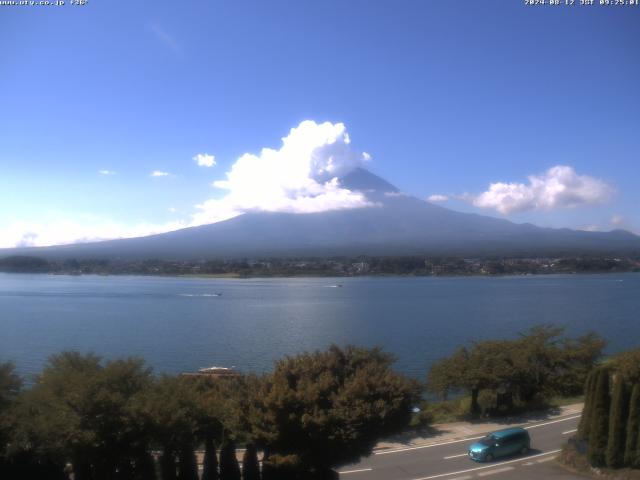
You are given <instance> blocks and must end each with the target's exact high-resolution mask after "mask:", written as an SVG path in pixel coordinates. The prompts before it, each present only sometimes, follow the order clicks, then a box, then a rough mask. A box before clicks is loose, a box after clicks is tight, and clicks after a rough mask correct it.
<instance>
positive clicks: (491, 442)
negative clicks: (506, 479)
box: [469, 428, 531, 462]
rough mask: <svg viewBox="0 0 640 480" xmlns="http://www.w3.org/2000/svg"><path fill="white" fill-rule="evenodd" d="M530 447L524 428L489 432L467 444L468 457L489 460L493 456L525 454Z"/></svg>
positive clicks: (478, 460)
mask: <svg viewBox="0 0 640 480" xmlns="http://www.w3.org/2000/svg"><path fill="white" fill-rule="evenodd" d="M529 448H531V439H530V438H529V432H527V431H526V430H525V429H524V428H507V429H505V430H498V431H497V432H493V433H490V434H489V435H487V436H486V437H483V438H481V439H480V440H478V441H477V442H475V443H473V444H471V446H469V458H471V460H475V461H476V462H490V461H492V460H493V459H494V458H498V457H506V456H508V455H515V454H516V453H522V454H525V453H527V452H528V451H529Z"/></svg>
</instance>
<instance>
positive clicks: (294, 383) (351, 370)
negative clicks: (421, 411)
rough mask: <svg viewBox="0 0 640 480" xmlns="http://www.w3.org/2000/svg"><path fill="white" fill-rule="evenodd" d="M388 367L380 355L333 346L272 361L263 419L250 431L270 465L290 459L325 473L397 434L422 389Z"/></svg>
mask: <svg viewBox="0 0 640 480" xmlns="http://www.w3.org/2000/svg"><path fill="white" fill-rule="evenodd" d="M392 362H393V358H392V357H391V356H390V355H388V354H385V353H383V352H382V351H381V350H380V349H370V350H368V349H361V348H355V347H347V348H345V349H340V348H338V347H336V346H332V347H331V348H329V349H328V350H327V351H324V352H315V353H306V354H302V355H298V356H295V357H286V358H285V359H283V360H280V361H279V362H277V363H276V367H275V370H274V372H273V373H272V374H270V375H267V376H266V377H265V378H264V380H263V383H262V388H261V389H260V390H259V392H258V393H257V400H258V401H257V404H258V408H259V410H260V413H261V415H259V420H258V422H257V423H256V424H255V425H254V433H255V435H256V439H257V440H258V441H259V442H260V444H261V445H263V446H266V447H267V448H268V450H269V452H270V457H269V459H270V461H276V459H277V458H282V457H286V456H290V457H295V458H296V459H297V460H296V462H297V463H299V464H301V465H304V466H305V467H306V468H308V469H309V470H310V471H316V472H327V471H328V470H329V469H330V468H333V467H335V466H337V465H341V464H344V463H348V462H353V461H357V460H358V459H359V458H360V457H361V456H363V455H369V454H370V453H371V451H372V449H373V447H374V445H375V444H376V442H377V441H378V440H379V439H380V438H381V437H383V436H386V435H390V434H393V433H397V432H400V431H402V430H403V429H404V428H405V427H406V426H407V425H408V424H409V421H410V418H411V407H412V405H414V404H415V403H416V402H417V401H418V400H419V388H418V387H417V384H416V383H415V382H413V381H411V380H409V379H407V378H405V377H404V376H402V375H399V374H397V373H395V372H393V370H392V369H391V364H392ZM296 462H293V463H296Z"/></svg>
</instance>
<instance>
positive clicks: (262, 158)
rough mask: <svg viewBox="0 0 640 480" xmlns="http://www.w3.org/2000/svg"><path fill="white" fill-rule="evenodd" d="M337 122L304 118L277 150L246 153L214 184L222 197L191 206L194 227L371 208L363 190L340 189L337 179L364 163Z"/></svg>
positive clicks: (365, 155) (364, 159)
mask: <svg viewBox="0 0 640 480" xmlns="http://www.w3.org/2000/svg"><path fill="white" fill-rule="evenodd" d="M370 158H371V157H370V156H369V155H368V154H364V153H357V152H355V151H354V150H353V149H352V147H351V140H350V138H349V135H348V133H347V131H346V127H345V126H344V124H342V123H336V124H333V123H330V122H325V123H321V124H317V123H315V122H314V121H311V120H305V121H303V122H302V123H300V125H298V126H297V127H295V128H292V129H291V130H290V132H289V134H288V135H287V136H286V137H284V138H283V139H282V145H281V146H280V148H279V149H278V150H274V149H271V148H263V149H262V150H261V151H260V154H258V155H255V154H251V153H245V154H244V155H242V156H241V157H240V158H238V160H237V161H236V162H235V163H234V164H233V166H232V167H231V170H230V171H228V172H227V173H226V179H225V180H218V181H216V182H214V183H213V186H214V187H216V188H219V189H221V190H224V191H225V192H226V193H225V195H224V196H223V197H222V198H218V199H209V200H206V201H204V202H202V203H201V204H199V205H196V208H197V209H198V212H197V213H196V214H195V215H193V223H194V224H195V225H201V224H205V223H213V222H218V221H221V220H226V219H228V218H232V217H235V216H237V215H240V214H242V213H245V212H249V211H257V210H259V211H267V212H289V213H313V212H324V211H328V210H339V209H346V208H361V207H368V206H372V205H373V204H372V203H371V202H369V201H368V200H367V199H366V197H365V196H364V194H363V193H362V192H357V191H351V190H349V189H346V188H343V187H342V186H341V185H340V181H339V177H340V176H342V175H344V174H346V173H348V172H349V171H351V170H353V169H355V168H357V167H360V166H363V165H365V164H366V163H367V162H368V161H369V160H370Z"/></svg>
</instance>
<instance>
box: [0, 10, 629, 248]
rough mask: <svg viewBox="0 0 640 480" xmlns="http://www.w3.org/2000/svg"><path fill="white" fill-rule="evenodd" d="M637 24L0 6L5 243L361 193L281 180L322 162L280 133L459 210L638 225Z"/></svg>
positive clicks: (584, 14) (427, 13) (503, 16)
mask: <svg viewBox="0 0 640 480" xmlns="http://www.w3.org/2000/svg"><path fill="white" fill-rule="evenodd" d="M639 25H640V7H639V6H609V7H606V6H599V5H595V6H592V7H585V6H579V5H574V6H564V5H561V6H549V5H546V6H535V7H534V6H525V5H524V2H519V1H513V2H505V1H488V0H479V1H476V2H445V1H425V0H416V1H393V2H391V1H376V2H371V1H369V0H362V1H360V0H358V1H352V0H347V1H345V0H341V1H330V0H323V1H322V2H320V1H305V2H300V1H299V0H297V1H280V0H273V1H269V2H265V1H238V0H234V1H219V0H208V1H193V2H152V1H143V0H140V1H136V2H125V1H121V0H89V1H88V3H87V4H86V5H84V6H73V5H70V3H69V2H68V1H67V4H66V5H65V6H63V7H55V6H49V7H44V6H0V42H1V43H0V44H1V45H3V46H4V47H3V51H2V55H1V56H0V204H1V205H2V209H0V246H13V245H15V244H18V243H20V244H23V245H30V244H34V245H42V244H47V243H61V242H69V241H76V240H79V239H95V238H107V237H118V236H131V235H136V234H144V233H150V232H155V231H163V230H167V229H171V228H178V227H181V226H186V225H192V224H196V223H204V222H206V221H215V220H220V219H224V218H228V217H229V216H231V215H233V214H237V213H241V212H242V211H246V210H247V209H252V208H261V206H268V207H265V208H268V209H284V210H287V211H317V210H319V209H322V208H352V207H363V204H362V202H360V200H361V199H358V198H357V195H356V196H354V195H351V194H350V193H349V192H348V191H347V192H345V191H344V189H340V188H339V185H338V186H336V185H328V184H327V183H325V182H327V181H328V180H329V179H328V177H327V178H324V177H323V178H322V180H320V179H319V178H318V177H317V175H316V173H317V172H316V173H314V172H312V173H310V174H309V175H308V176H309V178H310V179H311V180H309V179H308V178H307V177H306V176H305V175H306V174H304V175H303V174H300V175H298V176H295V175H294V176H291V177H287V178H286V179H282V178H279V177H277V175H278V174H279V173H278V172H280V173H282V172H285V174H286V175H288V174H287V173H286V172H288V171H289V170H287V169H286V168H280V167H282V166H283V165H289V166H290V167H292V168H294V169H295V168H297V167H295V165H298V164H296V163H295V162H298V160H299V161H300V162H301V163H300V164H299V166H301V168H302V170H304V168H306V167H309V165H311V164H310V163H309V161H310V160H309V159H308V158H306V157H305V158H300V159H298V158H297V157H295V155H297V154H298V153H299V152H298V150H295V149H294V150H291V149H290V151H288V153H287V151H285V150H287V149H283V148H281V147H282V138H283V137H289V138H290V140H291V141H290V142H289V143H290V144H296V145H299V146H300V148H301V150H300V152H302V153H299V154H300V155H302V156H303V157H304V156H305V155H307V156H309V155H308V154H309V152H312V151H315V150H314V148H321V149H324V148H325V147H326V146H327V145H329V144H331V145H338V146H339V148H338V150H339V155H338V157H339V158H341V159H343V160H344V161H345V162H346V163H345V165H347V166H348V165H356V164H366V166H367V168H370V169H371V170H372V171H374V172H375V173H377V174H379V175H381V176H382V177H384V178H385V179H387V180H389V181H390V182H392V183H394V184H395V185H397V186H398V187H399V188H400V189H401V190H403V191H405V192H408V193H410V194H412V195H416V196H418V197H420V198H423V199H425V200H426V199H428V198H430V197H431V199H432V201H436V200H438V201H439V200H444V197H446V201H444V202H442V203H441V204H442V205H444V206H448V207H450V208H454V209H457V210H463V211H473V212H478V213H483V214H488V215H495V216H501V217H504V218H508V219H510V220H513V221H516V222H533V223H535V224H538V225H544V226H554V227H571V228H586V229H601V230H610V229H612V228H626V229H629V230H632V231H635V232H640V213H639V212H638V208H637V205H640V189H638V179H639V178H640V175H639V174H640V161H639V160H640V159H639V158H638V152H640V113H639V112H640V86H639V84H638V79H639V78H640V55H639V54H638V45H640V27H639ZM7 46H10V48H8V47H7ZM304 120H313V121H315V122H316V123H314V124H308V123H307V124H305V125H307V126H309V125H311V126H310V127H309V128H298V129H296V130H294V131H293V132H291V129H293V128H296V127H298V126H299V125H300V124H301V122H303V121H304ZM324 122H329V123H324ZM340 124H343V125H342V126H340ZM314 125H315V126H314ZM323 125H324V127H323ZM342 127H343V128H342ZM347 132H348V136H347ZM294 137H295V138H294ZM349 140H350V142H349ZM265 147H268V148H271V149H273V150H274V152H275V153H273V154H266V156H265V155H264V154H263V153H261V150H262V149H263V148H265ZM325 150H326V149H325ZM325 150H322V151H325ZM327 151H329V153H331V152H332V151H333V150H331V149H329V150H327ZM292 152H293V153H292ZM296 152H298V153H296ZM305 152H306V153H305ZM363 152H367V154H368V155H370V156H371V160H370V161H367V160H366V158H368V155H365V154H364V153H363ZM245 153H250V154H252V155H253V157H250V158H248V159H247V157H245V161H244V162H240V161H239V160H238V159H239V158H240V157H241V156H242V155H243V154H245ZM198 154H202V155H204V154H208V155H212V156H214V158H215V165H213V166H210V167H207V166H199V165H198V163H197V161H196V160H194V157H196V155H198ZM291 155H293V157H292V156H291ZM338 157H336V158H338ZM201 158H205V157H201ZM206 158H210V157H206ZM345 159H346V160H345ZM325 160H326V159H325ZM209 163H211V162H210V161H209ZM241 164H242V165H244V167H243V168H244V173H242V172H240V170H241V168H240V167H241V166H242V165H241ZM322 165H324V166H326V162H325V163H324V164H322ZM252 168H255V169H256V170H255V171H260V172H262V173H261V174H260V176H261V178H260V180H261V181H263V183H264V184H265V185H259V186H256V184H255V182H254V180H255V177H256V176H257V175H253V178H252V175H251V169H252ZM309 168H311V167H309ZM314 168H315V167H314ZM340 168H342V167H340ZM311 170H313V168H311ZM311 170H310V171H311ZM100 171H103V174H101V173H100ZM156 171H157V172H165V173H167V174H168V175H165V176H151V174H152V172H156ZM234 171H235V172H236V173H235V174H232V175H231V176H228V175H227V172H234ZM107 172H108V173H111V174H104V173H107ZM238 172H240V173H238ZM265 172H268V173H265ZM531 176H533V178H532V179H530V177H531ZM215 181H218V182H220V181H227V183H226V184H224V185H223V184H220V183H218V184H217V186H215V185H213V182H215ZM269 182H271V183H269ZM267 183H268V185H266V184H267ZM499 183H502V184H503V185H497V186H496V185H494V186H493V187H491V185H492V184H499ZM221 185H222V186H223V187H224V188H220V186H221ZM285 190H286V192H287V193H286V194H283V193H282V192H283V191H285ZM292 192H293V193H292ZM263 194H264V195H266V196H267V197H265V198H261V197H260V196H261V195H263ZM283 195H284V197H283ZM433 195H440V196H441V197H433ZM292 196H293V197H295V198H292ZM285 197H286V198H285ZM316 197H317V198H316ZM196 205H199V206H200V207H196ZM301 205H302V206H301ZM301 209H302V210H301ZM305 209H306V210H305Z"/></svg>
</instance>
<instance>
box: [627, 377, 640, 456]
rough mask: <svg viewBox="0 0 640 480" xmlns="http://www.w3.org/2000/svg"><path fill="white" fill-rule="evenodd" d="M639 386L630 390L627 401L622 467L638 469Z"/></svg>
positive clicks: (636, 385) (639, 430)
mask: <svg viewBox="0 0 640 480" xmlns="http://www.w3.org/2000/svg"><path fill="white" fill-rule="evenodd" d="M639 432H640V384H639V383H636V384H635V385H634V386H633V390H631V400H630V401H629V417H628V419H627V441H626V445H625V449H624V465H625V466H627V467H639V466H640V457H639V456H638V450H639V449H638V446H639V445H640V434H639Z"/></svg>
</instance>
